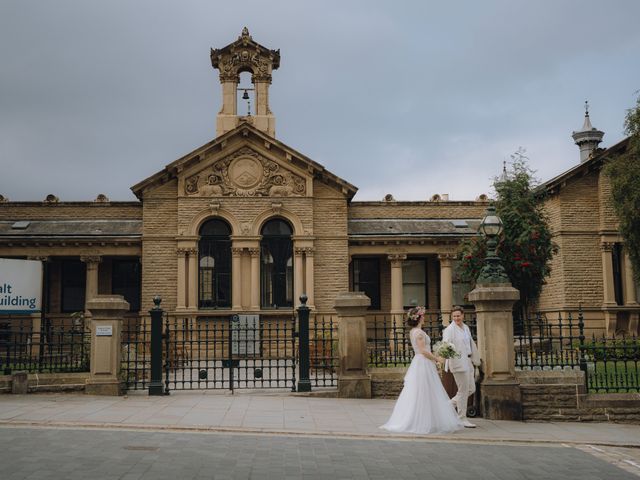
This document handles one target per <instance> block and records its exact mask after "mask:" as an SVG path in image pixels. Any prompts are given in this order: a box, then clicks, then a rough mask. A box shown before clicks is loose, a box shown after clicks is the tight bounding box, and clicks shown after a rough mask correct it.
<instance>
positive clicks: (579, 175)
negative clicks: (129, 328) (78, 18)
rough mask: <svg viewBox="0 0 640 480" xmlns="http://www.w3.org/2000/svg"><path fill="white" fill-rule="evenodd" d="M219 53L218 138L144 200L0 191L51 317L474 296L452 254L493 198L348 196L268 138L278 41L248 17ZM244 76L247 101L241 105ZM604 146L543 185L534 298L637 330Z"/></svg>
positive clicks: (446, 306) (145, 183) (163, 173)
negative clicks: (547, 255)
mask: <svg viewBox="0 0 640 480" xmlns="http://www.w3.org/2000/svg"><path fill="white" fill-rule="evenodd" d="M211 61H212V65H213V67H214V68H215V69H217V70H218V71H219V78H220V83H221V86H222V108H221V110H220V113H219V114H218V116H217V131H216V137H215V138H214V139H213V140H212V141H211V142H209V143H207V144H205V145H203V146H201V147H199V148H197V149H195V150H194V151H192V152H191V153H189V154H187V155H185V156H183V157H182V158H180V159H178V160H176V161H175V162H173V163H171V164H169V165H167V166H165V167H164V168H163V169H162V170H160V171H158V172H157V173H156V174H155V175H153V176H151V177H149V178H147V179H144V180H142V181H141V182H139V183H138V184H136V185H135V186H133V187H132V190H133V192H134V193H135V195H136V197H137V198H138V201H137V202H111V201H109V199H107V198H106V197H105V196H104V195H99V196H98V197H97V198H96V199H95V200H94V201H91V202H61V201H59V200H58V198H57V197H55V196H54V195H49V196H48V197H47V198H46V199H45V200H44V201H43V202H11V201H8V199H6V198H4V197H0V257H10V258H30V259H40V260H42V261H44V264H45V282H44V283H45V288H44V310H45V315H46V316H47V317H48V318H51V319H53V320H54V321H57V320H56V319H60V320H59V321H64V319H65V318H68V317H69V316H70V315H71V314H73V313H74V312H79V311H83V310H85V304H86V301H87V300H88V299H90V298H92V297H93V296H95V295H97V294H111V293H114V294H122V295H124V296H125V298H126V299H127V300H128V301H129V303H130V307H131V312H130V316H131V317H132V318H138V316H140V315H146V313H144V312H147V311H148V310H149V309H150V308H151V307H152V305H153V304H152V298H153V297H154V296H155V295H161V296H162V299H163V307H164V308H165V309H166V310H168V311H169V312H171V313H175V314H180V315H181V316H188V317H192V318H193V319H197V318H199V317H205V316H206V317H208V318H210V317H215V316H216V315H220V316H222V315H226V316H228V315H229V314H230V313H240V312H243V313H249V312H251V313H259V314H260V315H265V316H269V315H276V314H277V315H281V314H283V313H288V312H293V309H294V308H295V306H297V304H298V303H299V301H298V299H299V298H300V296H301V295H302V294H303V293H304V294H306V295H307V296H308V304H309V305H310V306H311V307H312V309H313V312H314V313H315V314H316V315H332V314H333V313H334V310H333V305H334V299H335V297H336V295H337V294H338V293H339V292H343V291H347V290H359V291H364V292H366V293H367V295H368V296H369V297H370V298H371V300H372V305H371V314H372V315H390V316H395V317H396V318H399V317H400V316H401V315H402V313H403V311H404V310H405V309H406V308H408V307H410V306H412V305H416V304H418V305H426V306H427V308H428V309H429V310H431V311H434V312H435V311H442V312H443V314H444V315H443V316H444V319H445V321H446V319H447V315H448V313H449V311H450V310H451V307H452V305H455V304H465V303H467V301H466V293H467V292H468V291H469V288H470V286H469V285H468V284H465V283H463V282H461V281H460V280H459V278H458V275H457V273H456V257H457V252H458V248H459V245H460V242H462V241H463V240H464V239H465V238H468V237H470V236H474V235H477V227H478V225H479V223H480V220H481V218H482V216H483V215H484V212H485V210H486V207H487V205H488V199H487V198H486V196H484V195H483V196H481V197H480V198H478V199H476V200H473V201H449V200H448V199H446V198H440V197H438V196H434V197H433V198H432V199H431V200H430V201H424V202H404V201H395V200H394V199H393V198H392V197H391V196H390V195H388V196H387V197H386V198H385V199H384V200H382V201H379V202H370V201H367V202H358V201H354V200H353V198H354V196H355V194H356V191H357V188H356V187H355V186H354V185H352V184H351V183H349V182H348V181H346V180H343V179H341V178H339V177H338V176H336V175H334V174H333V173H331V172H329V171H328V170H326V169H325V168H324V167H323V166H322V165H320V164H318V163H316V162H314V161H313V160H312V159H310V158H308V157H307V156H305V155H304V154H302V153H300V152H298V151H296V150H294V149H293V148H291V147H289V146H288V145H285V144H284V143H282V142H280V141H278V140H277V139H276V137H275V118H274V116H273V114H272V113H271V110H270V108H269V86H270V84H271V81H272V73H273V70H275V69H277V68H278V67H279V64H280V53H279V51H275V50H270V49H267V48H265V47H263V46H261V45H259V44H258V43H256V42H255V41H254V40H253V39H252V37H251V36H250V35H249V32H248V31H247V30H246V29H245V30H243V32H242V34H241V35H240V36H239V37H238V39H237V40H236V41H235V42H233V43H231V44H229V45H227V46H226V47H224V48H222V49H218V50H212V51H211ZM245 72H248V73H249V74H250V75H251V79H252V83H253V87H252V94H253V99H254V112H251V113H250V114H249V115H246V116H243V115H239V113H238V95H239V88H238V84H239V80H240V75H241V74H243V73H245ZM240 90H242V89H240ZM244 90H245V92H244V93H245V94H246V93H247V92H246V90H247V89H244ZM596 145H597V143H596ZM594 148H595V147H594ZM614 148H620V147H619V146H616V147H614ZM610 150H611V149H610ZM607 152H609V151H605V152H599V153H598V154H597V155H595V156H594V155H591V156H588V157H586V160H585V161H584V162H583V163H581V164H580V165H579V166H578V167H576V168H575V169H572V170H570V171H569V172H566V173H565V174H563V175H562V176H560V177H557V178H556V179H553V180H551V181H549V182H547V183H545V188H546V189H547V190H548V192H549V196H548V198H547V200H546V202H547V203H546V205H547V209H548V211H549V214H550V218H551V221H552V226H553V229H554V232H555V233H556V236H557V241H558V244H559V246H560V253H559V254H558V256H557V257H556V258H555V259H554V264H553V273H552V276H551V277H550V279H549V282H548V285H547V286H546V287H545V290H544V292H543V295H542V298H541V301H540V307H541V308H543V309H544V310H546V311H549V312H550V311H559V310H560V311H563V310H572V311H573V310H575V309H576V308H577V307H578V304H582V306H583V308H585V309H588V310H589V319H590V321H592V322H593V324H594V325H598V326H600V327H602V328H605V327H606V328H607V329H614V330H615V329H620V328H624V329H626V330H633V329H634V328H635V330H636V331H637V328H638V320H637V319H638V304H637V296H634V295H635V293H634V292H635V288H632V286H633V287H635V285H634V284H633V280H632V276H631V275H630V271H631V270H630V265H629V263H628V260H627V257H626V256H625V255H624V247H623V246H619V245H621V244H622V241H621V239H620V237H619V235H618V233H617V230H616V224H615V217H614V215H613V212H612V211H611V209H610V208H609V207H608V206H606V205H607V203H606V201H607V200H606V196H607V186H606V181H605V180H603V179H602V177H601V175H600V173H599V172H600V169H599V167H600V165H601V163H602V161H603V159H604V158H605V157H606V153H607ZM576 239H579V241H578V240H576ZM601 246H602V248H604V249H603V250H601ZM584 262H587V263H588V271H586V269H582V270H581V269H580V268H579V266H580V265H583V263H584ZM616 262H618V263H616ZM618 264H619V269H621V270H620V271H621V272H622V273H619V274H618V273H616V272H617V270H616V268H618V267H617V266H618ZM611 269H613V273H612V272H611V271H610V270H611ZM620 275H621V277H620V278H622V280H621V282H622V283H621V284H620V285H621V286H618V283H616V281H617V280H616V279H617V278H618V277H619V276H620ZM620 288H621V289H622V291H623V292H624V293H623V296H622V297H618V296H617V295H618V293H617V292H618V290H620ZM618 301H620V302H622V303H621V304H620V303H618Z"/></svg>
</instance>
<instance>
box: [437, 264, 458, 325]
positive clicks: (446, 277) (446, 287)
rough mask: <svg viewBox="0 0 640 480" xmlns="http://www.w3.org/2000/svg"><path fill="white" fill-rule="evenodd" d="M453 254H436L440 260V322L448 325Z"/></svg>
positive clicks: (451, 292)
mask: <svg viewBox="0 0 640 480" xmlns="http://www.w3.org/2000/svg"><path fill="white" fill-rule="evenodd" d="M454 257H455V255H453V254H450V253H442V254H439V255H438V260H440V311H441V312H442V323H443V324H444V325H449V322H450V321H451V318H450V315H451V308H452V307H453V304H452V302H453V275H452V270H451V269H452V261H453V258H454Z"/></svg>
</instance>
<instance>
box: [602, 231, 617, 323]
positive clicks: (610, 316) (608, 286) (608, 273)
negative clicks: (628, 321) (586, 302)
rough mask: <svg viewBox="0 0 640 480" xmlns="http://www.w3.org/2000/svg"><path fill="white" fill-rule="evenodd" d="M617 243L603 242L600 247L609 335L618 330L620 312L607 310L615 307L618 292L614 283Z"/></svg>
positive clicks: (605, 319) (605, 321)
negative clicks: (614, 249)
mask: <svg viewBox="0 0 640 480" xmlns="http://www.w3.org/2000/svg"><path fill="white" fill-rule="evenodd" d="M614 245H615V244H614V243H613V242H602V243H601V244H600V249H601V250H602V287H603V289H602V290H603V294H604V298H603V304H604V308H605V311H604V323H605V329H606V332H607V335H611V334H613V333H615V331H616V326H617V325H616V324H617V323H618V314H617V313H616V312H612V311H609V310H607V307H615V306H617V304H616V293H615V288H614V285H613V258H612V250H613V246H614Z"/></svg>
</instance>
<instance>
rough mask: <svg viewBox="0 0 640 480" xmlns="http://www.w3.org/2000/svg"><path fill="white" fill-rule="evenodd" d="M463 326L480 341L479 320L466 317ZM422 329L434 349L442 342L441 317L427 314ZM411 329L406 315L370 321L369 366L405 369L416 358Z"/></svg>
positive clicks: (376, 318) (379, 316)
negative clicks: (401, 367) (478, 332)
mask: <svg viewBox="0 0 640 480" xmlns="http://www.w3.org/2000/svg"><path fill="white" fill-rule="evenodd" d="M464 322H465V323H466V324H467V325H468V326H469V329H470V330H471V335H472V337H473V339H474V340H475V339H476V338H477V328H476V317H475V314H473V313H465V318H464ZM422 329H423V330H424V331H425V332H426V334H427V335H429V339H430V340H431V346H433V345H434V344H435V343H436V342H439V341H440V340H442V332H443V330H444V325H443V323H442V315H441V314H440V313H438V312H436V313H426V314H425V320H424V324H423V325H422ZM410 330H411V329H410V328H409V327H407V326H406V323H405V318H404V316H403V315H372V316H369V317H368V318H367V349H368V351H369V365H370V366H372V367H397V366H406V365H408V364H409V363H411V359H412V358H413V348H412V347H411V340H410V338H409V331H410Z"/></svg>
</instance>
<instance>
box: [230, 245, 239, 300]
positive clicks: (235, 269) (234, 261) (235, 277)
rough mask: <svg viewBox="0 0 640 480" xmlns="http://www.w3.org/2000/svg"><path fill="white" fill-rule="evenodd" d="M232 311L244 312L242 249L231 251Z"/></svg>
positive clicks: (235, 248) (234, 248)
mask: <svg viewBox="0 0 640 480" xmlns="http://www.w3.org/2000/svg"><path fill="white" fill-rule="evenodd" d="M231 309H232V310H242V248H237V247H233V248H232V249H231Z"/></svg>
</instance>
